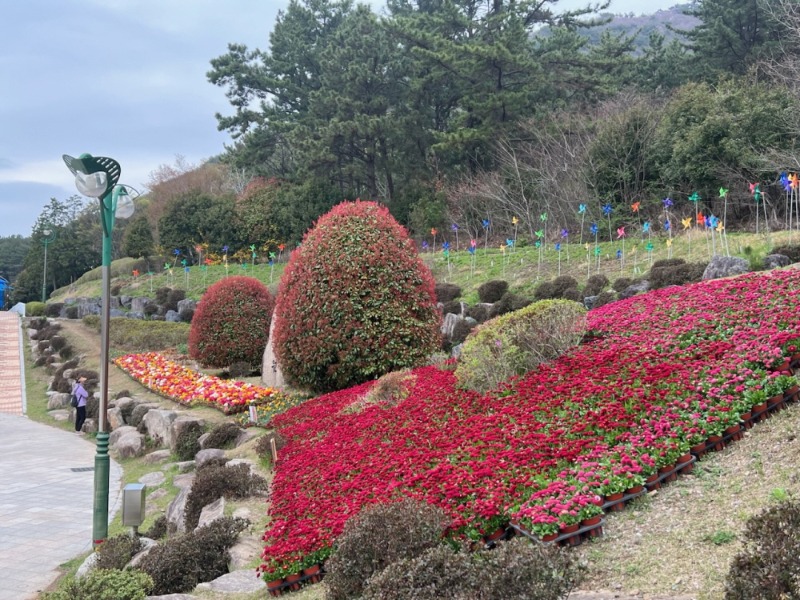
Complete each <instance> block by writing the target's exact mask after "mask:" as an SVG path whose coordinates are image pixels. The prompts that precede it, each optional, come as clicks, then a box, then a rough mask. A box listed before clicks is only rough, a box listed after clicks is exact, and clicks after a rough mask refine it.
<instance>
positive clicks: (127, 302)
mask: <svg viewBox="0 0 800 600" xmlns="http://www.w3.org/2000/svg"><path fill="white" fill-rule="evenodd" d="M131 300H132V298H131V297H130V296H120V297H119V303H120V304H121V305H122V307H123V308H130V307H131Z"/></svg>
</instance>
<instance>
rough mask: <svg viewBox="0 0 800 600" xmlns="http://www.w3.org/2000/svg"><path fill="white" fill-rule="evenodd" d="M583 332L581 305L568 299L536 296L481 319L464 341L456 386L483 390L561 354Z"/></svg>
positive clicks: (583, 316)
mask: <svg viewBox="0 0 800 600" xmlns="http://www.w3.org/2000/svg"><path fill="white" fill-rule="evenodd" d="M585 331H586V309H585V308H584V307H583V306H582V305H581V304H578V303H577V302H571V301H569V300H542V301H540V302H536V303H535V304H532V305H530V306H527V307H525V308H523V309H521V310H518V311H514V312H512V313H509V314H507V315H503V316H500V317H497V318H496V319H492V320H491V321H487V322H486V323H484V324H482V325H481V326H480V327H477V328H476V329H475V331H473V333H472V335H470V336H469V337H468V338H467V340H466V341H465V342H464V348H463V350H462V352H461V357H460V359H459V361H458V366H457V367H456V370H455V376H456V379H457V380H458V385H459V386H460V387H462V388H466V389H471V390H476V391H479V392H486V391H488V390H490V389H493V388H495V387H497V385H498V384H500V383H502V382H503V381H505V380H507V379H509V378H510V377H513V376H515V375H524V374H525V373H527V372H528V371H530V370H531V369H533V368H535V367H536V366H537V365H539V364H541V363H543V362H545V361H548V360H552V359H554V358H557V357H558V356H561V355H562V354H564V352H566V351H567V350H569V349H570V348H572V347H573V346H575V345H577V344H578V342H580V340H581V337H582V336H583V334H584V332H585Z"/></svg>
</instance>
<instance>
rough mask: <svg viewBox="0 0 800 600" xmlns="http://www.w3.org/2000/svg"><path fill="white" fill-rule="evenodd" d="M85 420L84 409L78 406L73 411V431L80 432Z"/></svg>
mask: <svg viewBox="0 0 800 600" xmlns="http://www.w3.org/2000/svg"><path fill="white" fill-rule="evenodd" d="M85 420H86V407H85V406H79V407H77V408H76V409H75V431H80V430H81V427H83V422H84V421H85Z"/></svg>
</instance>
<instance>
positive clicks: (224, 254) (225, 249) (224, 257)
mask: <svg viewBox="0 0 800 600" xmlns="http://www.w3.org/2000/svg"><path fill="white" fill-rule="evenodd" d="M222 262H223V263H224V265H225V277H227V276H228V244H225V245H224V246H223V247H222Z"/></svg>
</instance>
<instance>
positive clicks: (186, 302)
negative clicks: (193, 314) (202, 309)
mask: <svg viewBox="0 0 800 600" xmlns="http://www.w3.org/2000/svg"><path fill="white" fill-rule="evenodd" d="M190 310H192V311H193V310H197V300H192V299H191V298H184V299H183V300H178V314H179V315H182V314H184V313H186V312H188V311H190Z"/></svg>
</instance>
